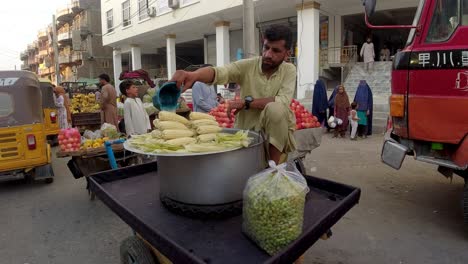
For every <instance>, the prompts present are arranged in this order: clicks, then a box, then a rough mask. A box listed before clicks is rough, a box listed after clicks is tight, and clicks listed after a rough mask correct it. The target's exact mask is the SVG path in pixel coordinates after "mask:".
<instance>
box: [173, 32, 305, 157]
mask: <svg viewBox="0 0 468 264" xmlns="http://www.w3.org/2000/svg"><path fill="white" fill-rule="evenodd" d="M291 45H292V34H291V31H290V30H289V28H287V27H284V26H273V27H271V28H269V29H268V30H266V32H265V40H264V43H263V54H262V56H261V57H260V56H258V57H253V58H250V59H244V60H239V61H236V62H234V63H231V64H229V65H225V66H222V67H205V68H201V69H199V70H197V71H195V72H186V71H176V73H175V74H174V76H173V77H172V80H173V81H176V82H177V85H178V87H180V86H181V85H182V84H184V89H187V88H189V87H192V85H193V83H194V82H196V81H200V82H204V83H213V84H226V83H238V84H239V85H240V87H241V88H240V89H241V90H240V95H241V98H242V99H240V100H232V101H229V102H228V105H229V107H228V111H227V113H228V115H230V114H231V110H232V109H234V110H236V114H238V115H237V118H236V124H235V127H236V128H240V129H252V130H256V131H263V132H265V133H266V134H267V136H268V141H269V149H268V152H269V159H271V160H273V161H275V162H276V163H277V164H278V163H279V162H280V161H282V160H283V157H284V155H283V154H287V153H289V152H291V151H293V150H295V146H296V144H295V140H294V136H293V132H294V130H295V117H294V114H293V113H292V111H291V110H290V109H289V104H290V103H291V99H292V97H293V95H294V89H295V87H296V67H295V66H294V65H293V64H291V63H287V62H285V60H286V59H287V58H288V57H289V56H290V49H291Z"/></svg>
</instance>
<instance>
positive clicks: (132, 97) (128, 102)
mask: <svg viewBox="0 0 468 264" xmlns="http://www.w3.org/2000/svg"><path fill="white" fill-rule="evenodd" d="M119 88H120V92H121V93H122V94H123V95H125V96H126V97H127V99H125V103H124V120H125V121H124V122H125V131H126V134H127V136H131V135H141V134H145V133H147V132H148V130H149V129H151V124H150V121H149V116H148V113H146V110H145V108H144V107H143V103H142V102H141V99H140V98H138V88H137V87H136V86H135V84H134V83H133V82H132V81H123V82H122V83H120V86H119Z"/></svg>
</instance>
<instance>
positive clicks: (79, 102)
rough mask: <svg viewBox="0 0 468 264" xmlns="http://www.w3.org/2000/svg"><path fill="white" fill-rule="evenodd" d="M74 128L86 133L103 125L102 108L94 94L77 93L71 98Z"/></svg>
mask: <svg viewBox="0 0 468 264" xmlns="http://www.w3.org/2000/svg"><path fill="white" fill-rule="evenodd" d="M70 112H71V119H72V126H73V127H77V128H79V129H80V130H82V131H84V130H85V129H89V128H96V127H99V126H100V125H101V106H100V104H99V102H97V101H96V95H95V94H94V93H87V94H84V93H75V94H73V97H72V98H71V106H70Z"/></svg>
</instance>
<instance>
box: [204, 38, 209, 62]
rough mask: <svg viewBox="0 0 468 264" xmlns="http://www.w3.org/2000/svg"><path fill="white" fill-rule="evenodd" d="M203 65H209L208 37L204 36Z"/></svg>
mask: <svg viewBox="0 0 468 264" xmlns="http://www.w3.org/2000/svg"><path fill="white" fill-rule="evenodd" d="M203 63H205V64H208V37H207V36H203Z"/></svg>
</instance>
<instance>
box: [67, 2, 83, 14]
mask: <svg viewBox="0 0 468 264" xmlns="http://www.w3.org/2000/svg"><path fill="white" fill-rule="evenodd" d="M85 8H86V7H85V6H84V3H82V1H80V0H73V2H72V7H71V9H72V11H73V12H74V13H75V14H78V13H79V12H81V11H83V10H84V9H85Z"/></svg>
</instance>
